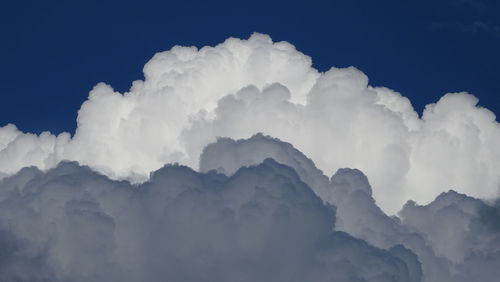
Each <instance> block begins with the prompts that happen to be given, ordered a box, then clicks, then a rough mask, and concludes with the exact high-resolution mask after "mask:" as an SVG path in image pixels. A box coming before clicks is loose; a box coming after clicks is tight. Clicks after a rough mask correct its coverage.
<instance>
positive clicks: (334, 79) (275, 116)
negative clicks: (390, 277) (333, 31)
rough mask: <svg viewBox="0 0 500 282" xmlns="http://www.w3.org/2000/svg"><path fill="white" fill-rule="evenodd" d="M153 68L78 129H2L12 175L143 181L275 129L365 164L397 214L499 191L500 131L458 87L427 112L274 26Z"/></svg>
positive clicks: (320, 156)
mask: <svg viewBox="0 0 500 282" xmlns="http://www.w3.org/2000/svg"><path fill="white" fill-rule="evenodd" d="M144 77H145V79H144V80H142V81H135V82H133V84H132V87H131V89H130V91H129V92H127V93H124V94H121V93H117V92H115V91H113V89H112V88H111V86H109V85H106V84H103V83H100V84H98V85H97V86H95V87H94V89H93V90H92V91H91V92H90V94H89V98H88V100H87V101H85V102H84V103H83V105H82V106H81V109H80V111H79V113H78V120H77V121H78V128H77V130H76V133H75V135H74V136H73V137H72V138H70V136H69V135H68V134H61V135H59V136H53V135H51V134H50V133H43V134H42V135H40V136H35V135H31V134H26V133H21V132H18V131H17V129H15V127H14V126H12V125H7V126H5V127H3V128H0V172H1V173H2V174H8V175H9V174H12V173H15V172H17V171H18V170H19V169H21V168H22V167H25V166H30V165H35V166H37V167H39V168H41V169H43V170H45V169H49V168H51V167H54V166H55V165H56V164H57V163H58V162H59V161H61V160H75V161H78V162H79V163H82V164H85V165H89V166H90V167H92V168H94V169H96V170H98V171H100V172H102V173H104V174H106V175H108V176H110V177H111V178H113V179H129V180H132V181H133V182H141V181H144V180H146V179H147V177H148V175H149V173H150V172H151V171H154V170H156V169H158V168H160V167H162V166H163V165H164V164H165V163H169V162H180V163H183V164H186V165H189V166H191V167H193V168H196V167H197V166H198V157H199V154H200V153H201V151H202V149H203V147H204V146H205V145H207V144H208V143H211V142H213V141H215V140H216V137H218V136H223V137H232V138H248V137H250V136H252V135H253V134H255V133H256V132H263V133H265V134H269V135H272V136H275V137H278V138H280V139H281V140H286V141H288V142H291V143H292V144H294V146H296V147H297V148H298V149H299V150H301V151H302V152H304V153H305V154H307V155H308V156H309V157H310V158H311V159H312V160H314V162H315V163H316V164H317V166H318V167H319V168H320V169H321V170H322V171H324V172H326V173H327V174H333V173H334V172H335V171H337V169H339V168H342V167H355V168H358V169H361V170H362V171H364V172H365V173H366V174H367V176H368V177H369V178H370V180H371V183H372V186H373V196H374V198H375V199H376V201H377V203H379V205H380V206H381V207H382V208H383V209H384V210H385V211H387V212H389V213H395V212H396V211H397V210H399V209H400V207H401V206H402V205H403V204H404V202H406V201H407V200H409V199H413V200H415V201H417V202H419V203H428V202H430V201H431V200H432V199H433V198H434V197H435V196H437V195H438V194H439V193H441V192H443V191H446V190H448V189H450V188H453V189H456V190H457V191H461V192H464V193H467V194H469V195H471V196H475V197H480V198H492V197H495V196H497V195H498V188H499V184H500V171H499V170H498V167H500V148H499V147H498V146H497V144H498V142H499V141H500V129H499V128H498V123H497V122H496V121H495V116H494V114H493V113H492V112H490V111H488V110H487V109H485V108H480V107H477V102H478V101H477V99H476V98H475V97H473V96H471V95H469V94H466V93H456V94H446V95H444V96H443V97H442V98H441V99H440V100H439V101H438V102H437V103H435V104H430V105H428V106H427V107H426V109H425V111H424V113H423V115H422V117H421V118H420V117H419V116H418V114H417V113H416V112H415V111H414V109H413V108H412V106H411V103H410V101H409V100H408V99H407V98H405V97H403V96H402V95H401V94H399V93H397V92H394V91H392V90H390V89H387V88H383V87H372V86H369V85H368V78H367V77H366V75H364V74H363V73H362V72H361V71H359V70H357V69H355V68H353V67H350V68H344V69H337V68H332V69H330V70H329V71H327V72H325V73H319V72H318V71H317V70H315V69H314V68H312V67H311V59H310V58H309V57H308V56H306V55H304V54H302V53H300V52H299V51H297V50H296V49H295V48H294V46H292V45H291V44H289V43H286V42H272V40H271V38H269V37H268V36H266V35H262V34H254V35H252V36H251V37H250V38H249V39H248V40H240V39H234V38H230V39H228V40H226V41H225V42H224V43H222V44H220V45H217V46H215V47H203V48H201V49H197V48H195V47H179V46H176V47H174V48H172V49H171V50H169V51H166V52H161V53H158V54H156V55H155V56H154V57H153V58H152V59H151V60H150V61H149V62H148V63H147V64H146V65H145V66H144Z"/></svg>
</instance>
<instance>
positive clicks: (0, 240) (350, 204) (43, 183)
mask: <svg viewBox="0 0 500 282" xmlns="http://www.w3.org/2000/svg"><path fill="white" fill-rule="evenodd" d="M200 170H201V171H202V172H197V171H194V170H193V169H191V168H189V167H186V166H182V165H177V164H170V165H166V166H164V167H162V168H160V169H159V170H157V171H154V172H153V173H152V174H151V176H150V177H149V180H148V181H146V182H144V183H141V184H131V183H130V182H128V181H118V180H112V179H110V178H108V177H107V176H104V175H102V174H100V173H98V172H95V171H93V170H92V169H90V168H89V167H86V166H80V165H78V164H77V163H75V162H62V163H60V164H58V165H57V166H56V167H55V168H53V169H50V170H48V171H47V172H42V171H40V170H39V169H37V168H35V167H29V168H23V169H22V170H21V171H19V172H18V173H17V174H15V175H12V176H8V177H5V178H4V179H3V180H1V181H0V247H1V249H2V252H1V253H0V281H166V280H168V281H186V282H190V281H272V282H276V281H297V282H302V281H325V282H326V281H341V282H342V281H345V282H352V281H377V282H382V281H384V282H385V281H394V282H404V281H411V282H417V281H424V282H456V281H459V282H461V281H464V282H465V281H485V282H494V281H496V279H497V277H498V275H499V274H500V273H498V264H499V263H500V256H499V254H500V224H499V222H500V205H498V204H496V203H491V204H487V203H485V202H483V201H481V200H479V199H476V198H473V197H469V196H466V195H464V194H460V193H457V192H455V191H448V192H445V193H442V194H440V195H439V196H438V197H437V198H435V199H434V200H433V201H432V202H430V203H429V204H428V205H418V204H416V203H415V202H413V201H409V202H407V203H406V204H405V205H404V207H403V209H402V210H401V211H400V212H399V213H398V216H388V215H387V214H386V213H384V212H383V211H382V210H381V209H380V207H378V206H377V204H376V202H375V200H374V198H373V197H372V188H371V185H370V183H369V181H368V178H367V177H366V176H365V175H364V174H363V173H362V172H361V171H360V170H357V169H349V168H341V169H339V170H338V171H337V172H335V173H334V174H333V176H332V177H330V178H329V177H327V176H326V175H324V174H323V173H322V171H321V170H319V169H318V168H317V167H316V165H315V164H314V162H312V161H311V159H309V158H307V157H306V156H305V155H304V154H303V153H302V152H300V151H299V150H297V149H296V148H294V147H293V146H292V145H291V144H289V143H286V142H282V141H280V140H279V139H276V138H272V137H269V136H264V135H262V134H257V135H255V136H253V137H252V138H250V139H245V140H232V139H229V138H220V139H219V140H218V141H217V142H216V143H213V144H210V145H209V146H207V147H206V148H205V149H204V151H203V154H202V155H201V157H200ZM221 172H223V173H221Z"/></svg>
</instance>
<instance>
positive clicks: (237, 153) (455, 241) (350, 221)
mask: <svg viewBox="0 0 500 282" xmlns="http://www.w3.org/2000/svg"><path fill="white" fill-rule="evenodd" d="M266 156H270V157H272V158H274V159H276V160H277V161H278V162H280V163H283V164H286V165H288V166H290V167H292V168H294V169H295V170H296V171H297V173H298V175H299V176H300V178H301V179H302V180H303V181H304V182H305V183H307V184H308V185H309V186H310V187H311V188H312V189H313V191H315V193H316V194H317V195H320V196H321V198H322V199H323V200H324V201H326V202H327V203H329V204H331V205H334V206H335V208H336V226H335V229H336V230H339V231H344V232H347V233H349V234H351V235H354V236H356V237H358V238H361V239H363V240H365V241H367V242H369V243H370V244H372V245H373V246H376V247H379V248H383V249H389V248H394V246H398V245H402V246H404V247H405V248H408V249H409V250H411V251H412V252H413V253H414V254H416V255H417V257H418V261H419V262H420V263H421V264H422V273H420V272H418V271H417V272H415V273H413V276H412V277H420V276H422V281H433V282H434V281H435V282H444V281H476V280H481V281H495V279H496V277H498V274H499V273H498V267H497V265H498V263H500V260H499V254H500V224H499V222H500V209H499V207H500V205H498V204H492V205H491V204H486V203H484V202H483V201H481V200H478V199H475V198H472V197H469V196H466V195H464V194H459V193H457V192H455V191H449V192H446V193H442V194H441V195H439V196H438V197H437V198H436V199H434V200H433V201H432V202H431V203H429V204H428V205H425V206H419V205H417V204H416V203H415V202H413V201H409V202H408V203H407V204H406V205H405V206H404V208H403V209H402V210H401V211H400V212H399V213H398V217H395V216H392V217H391V216H388V215H386V214H385V213H384V212H383V211H382V210H381V209H380V208H379V207H378V206H377V205H376V203H375V201H374V199H373V197H372V189H371V185H370V183H369V182H368V179H367V177H366V176H365V175H364V174H363V173H362V172H361V171H359V170H357V169H349V168H342V169H339V170H338V171H337V172H336V173H335V174H334V175H333V176H332V177H331V178H330V179H329V178H328V177H327V176H325V175H323V173H322V172H321V171H320V170H319V169H317V168H316V166H315V164H314V163H313V162H312V161H311V160H310V159H308V158H307V157H306V156H305V155H304V154H302V153H301V152H300V151H299V150H297V149H295V148H294V147H293V146H292V145H291V144H289V143H285V142H282V141H280V140H279V139H276V138H271V137H268V136H264V135H262V134H257V135H255V136H253V137H252V138H250V139H244V140H237V141H235V140H232V139H229V138H220V139H219V140H218V141H217V142H216V143H214V144H210V145H208V146H207V147H206V148H205V149H204V151H203V154H202V155H201V161H200V169H201V170H203V171H210V170H215V171H219V172H223V173H226V174H227V175H231V174H233V173H235V171H236V170H237V168H239V167H241V166H251V165H255V164H258V163H260V162H262V161H263V160H264V159H265V158H266ZM411 269H413V270H414V271H415V270H418V268H411Z"/></svg>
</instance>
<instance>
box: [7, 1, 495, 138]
mask: <svg viewBox="0 0 500 282" xmlns="http://www.w3.org/2000/svg"><path fill="white" fill-rule="evenodd" d="M5 2H6V1H4V2H3V3H2V4H1V5H0V32H1V33H0V34H1V39H0V40H1V41H0V43H1V44H0V63H1V68H0V95H1V100H0V101H1V102H0V126H2V125H4V124H6V123H14V124H16V125H17V126H18V127H19V128H20V129H21V130H23V131H29V132H36V133H39V132H41V131H44V130H50V131H52V132H54V133H59V132H61V131H70V132H73V131H74V128H75V126H76V121H75V120H76V115H77V110H78V108H79V107H80V104H81V103H82V102H83V101H84V100H85V99H86V97H87V94H88V91H89V90H90V89H91V88H92V87H93V86H94V85H95V84H96V83H98V82H101V81H104V82H107V83H109V84H111V85H112V86H113V87H114V88H115V89H117V90H119V91H126V90H128V88H129V86H130V84H131V82H132V81H133V80H137V79H142V78H143V75H142V67H143V65H144V64H145V63H146V62H147V60H148V59H149V58H150V57H151V56H152V55H153V54H154V53H155V52H158V51H164V50H168V49H170V48H171V47H172V46H173V45H177V44H180V45H196V46H204V45H214V44H217V43H220V42H222V41H223V40H224V39H225V38H227V37H229V36H234V37H241V38H247V37H248V36H249V35H250V34H251V33H252V32H254V31H258V32H262V33H267V34H270V35H271V36H272V38H273V39H274V40H275V41H278V40H286V41H289V42H291V43H292V44H294V45H295V46H296V47H297V48H298V49H299V50H300V51H302V52H304V53H306V54H308V55H310V56H311V57H312V58H313V64H314V66H315V67H316V68H318V69H319V70H322V71H324V70H327V69H328V68H330V67H331V66H336V67H344V66H350V65H353V66H356V67H357V68H359V69H361V70H362V71H364V72H365V73H366V74H367V75H368V76H369V78H370V84H371V85H375V86H387V87H390V88H392V89H395V90H397V91H399V92H401V93H403V94H404V95H405V96H407V97H409V98H410V99H411V101H412V103H413V105H414V106H415V108H416V109H417V110H418V111H419V112H421V110H422V109H423V106H424V105H425V104H427V103H431V102H435V101H437V99H438V98H439V97H440V96H442V95H443V94H444V93H446V92H454V91H468V92H471V93H473V94H475V95H476V96H478V97H479V98H480V104H481V105H483V106H486V107H487V108H489V109H491V110H493V111H494V112H495V113H497V114H499V113H500V98H499V95H500V84H499V80H500V70H499V65H500V4H499V2H500V1H494V0H489V1H487V0H483V1H481V0H435V1H401V0H397V1H396V0H395V1H383V0H379V1H315V0H309V1H300V2H294V1H256V0H252V1H241V2H238V1H180V0H179V1H140V2H139V1H137V2H132V1H104V0H103V1H98V2H97V1H96V2H94V1H33V2H29V1H28V2H27V1H9V2H10V3H5Z"/></svg>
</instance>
